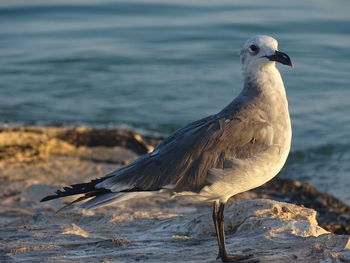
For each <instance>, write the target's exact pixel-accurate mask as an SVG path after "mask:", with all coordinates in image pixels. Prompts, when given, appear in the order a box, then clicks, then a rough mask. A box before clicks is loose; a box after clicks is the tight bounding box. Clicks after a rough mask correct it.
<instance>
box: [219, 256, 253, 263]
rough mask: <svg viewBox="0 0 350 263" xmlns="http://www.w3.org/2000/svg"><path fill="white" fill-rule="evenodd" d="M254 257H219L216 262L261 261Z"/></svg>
mask: <svg viewBox="0 0 350 263" xmlns="http://www.w3.org/2000/svg"><path fill="white" fill-rule="evenodd" d="M252 257H253V255H228V254H225V255H220V254H219V255H218V257H217V258H216V260H218V259H221V261H222V262H231V263H258V262H259V260H257V259H253V258H252Z"/></svg>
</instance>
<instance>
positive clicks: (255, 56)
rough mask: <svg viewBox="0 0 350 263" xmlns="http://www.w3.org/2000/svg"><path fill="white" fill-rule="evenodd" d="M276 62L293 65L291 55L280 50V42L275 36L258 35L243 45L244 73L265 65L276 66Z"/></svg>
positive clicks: (257, 69)
mask: <svg viewBox="0 0 350 263" xmlns="http://www.w3.org/2000/svg"><path fill="white" fill-rule="evenodd" d="M275 62H280V63H282V64H283V65H287V66H292V61H291V60H290V58H289V56H288V55H287V54H285V53H282V52H280V51H278V42H277V40H276V39H274V38H273V37H270V36H264V35H257V36H254V37H252V38H250V39H248V40H247V41H246V42H245V44H244V45H243V48H242V50H241V63H242V69H243V73H244V74H249V72H252V71H259V70H261V69H262V68H264V67H265V66H274V65H275Z"/></svg>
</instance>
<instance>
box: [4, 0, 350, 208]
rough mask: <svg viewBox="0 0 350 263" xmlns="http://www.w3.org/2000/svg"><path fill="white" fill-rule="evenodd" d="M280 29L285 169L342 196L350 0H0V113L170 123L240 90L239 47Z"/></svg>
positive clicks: (149, 129) (170, 127)
mask: <svg viewBox="0 0 350 263" xmlns="http://www.w3.org/2000/svg"><path fill="white" fill-rule="evenodd" d="M255 34H267V35H271V36H273V37H275V38H276V39H278V41H279V44H280V50H281V51H283V52H286V53H287V54H289V56H290V57H291V58H292V61H293V64H294V68H292V69H291V68H288V67H283V66H278V67H279V68H280V71H281V73H282V76H283V78H284V81H285V86H286V89H287V94H288V98H289V103H290V111H291V115H292V122H293V133H294V138H293V146H292V153H291V155H290V158H289V159H288V162H287V165H286V166H285V168H284V169H283V171H282V172H281V176H285V177H289V178H295V179H299V180H302V181H304V182H309V183H311V184H313V185H315V186H316V187H318V188H319V189H320V190H324V191H327V192H330V193H332V194H334V195H335V196H337V197H339V198H341V199H342V200H345V201H346V202H347V203H348V204H349V203H350V191H349V190H348V189H349V187H350V174H349V173H350V139H349V131H350V86H349V82H350V48H349V47H350V1H348V0H333V1H326V0H317V1H316V0H308V1H295V0H283V1H282V0H280V1H259V0H245V1H232V0H230V1H229V0H227V1H224V0H218V1H209V0H207V1H203V0H201V1H200V0H186V1H185V0H177V1H169V0H158V1H151V0H149V1H142V0H127V1H126V0H124V1H117V0H113V1H111V0H110V1H107V0H99V1H91V0H69V1H58V0H56V1H47V0H45V1H44V0H42V1H35V0H25V1H24V0H23V1H18V0H11V1H6V0H2V1H1V2H0V125H63V126H67V125H68V126H71V125H86V126H90V127H101V128H119V127H121V128H131V129H135V130H136V131H138V132H141V133H143V134H154V135H167V134H169V133H170V132H172V131H174V130H175V129H176V128H179V127H181V126H183V125H185V124H187V123H188V122H191V121H194V120H196V119H198V118H201V117H205V116H207V115H210V114H213V113H216V112H218V111H219V110H221V109H222V108H223V107H224V106H226V105H227V104H228V103H229V102H230V101H231V100H232V99H233V98H234V97H235V96H236V95H237V94H238V93H239V92H240V90H241V88H242V81H243V80H242V77H241V72H240V64H239V51H240V48H241V46H242V44H243V43H244V41H245V40H246V39H247V38H249V37H250V36H252V35H255Z"/></svg>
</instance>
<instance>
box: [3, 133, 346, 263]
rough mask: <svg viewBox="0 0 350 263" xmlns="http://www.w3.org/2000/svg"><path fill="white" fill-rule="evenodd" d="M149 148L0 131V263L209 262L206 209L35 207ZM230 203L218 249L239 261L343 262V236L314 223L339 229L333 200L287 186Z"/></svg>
mask: <svg viewBox="0 0 350 263" xmlns="http://www.w3.org/2000/svg"><path fill="white" fill-rule="evenodd" d="M103 138H104V139H103ZM106 138H107V139H106ZM156 142H157V140H153V141H152V139H149V140H146V139H144V138H142V137H140V136H139V135H137V134H135V133H133V132H125V131H124V132H123V131H107V130H102V131H101V130H97V131H96V130H91V129H87V128H78V129H73V130H72V129H66V128H42V127H41V128H38V127H22V128H11V129H6V130H2V131H0V262H134V261H137V262H217V261H216V260H215V258H216V255H217V244H216V238H215V234H214V228H213V223H212V220H211V205H209V204H191V203H176V202H174V201H166V200H161V199H142V200H133V201H130V202H128V203H123V204H119V205H115V206H111V207H106V208H101V209H99V210H95V211H88V210H81V209H77V208H76V209H73V210H68V211H63V212H60V213H55V211H57V209H58V208H60V207H62V206H63V205H64V203H65V202H69V201H72V199H70V198H67V199H65V200H54V201H51V202H46V203H40V202H39V200H40V199H41V198H42V197H44V196H46V195H47V194H51V193H53V191H55V190H56V189H57V187H59V186H63V185H69V184H73V183H78V182H82V181H88V180H90V179H93V178H96V177H100V176H103V175H104V174H106V173H107V172H109V171H111V170H114V169H115V168H117V167H118V166H121V165H123V164H125V163H128V162H129V161H130V160H132V159H134V158H137V156H138V155H139V154H142V152H147V151H148V150H151V149H152V147H153V146H152V145H155V144H156ZM261 197H263V198H276V199H277V200H284V201H288V202H290V201H292V202H295V203H300V204H306V205H308V206H309V207H314V208H315V209H318V210H319V213H318V216H317V218H316V212H315V210H313V209H308V208H305V207H301V206H296V205H293V204H288V203H285V202H277V201H271V200H267V199H256V198H261ZM250 199H256V200H250ZM304 199H305V200H304ZM313 199H314V202H311V200H313ZM238 200H244V201H239V202H235V203H233V204H229V205H228V206H227V208H226V213H225V215H226V221H225V223H226V230H227V239H228V240H227V243H228V249H229V250H230V251H231V252H233V253H237V254H245V255H251V258H250V260H249V261H247V262H257V261H256V260H259V261H260V262H350V252H349V251H350V250H348V249H349V248H350V243H349V236H348V235H335V234H332V233H330V232H327V231H326V230H325V229H324V228H322V227H320V226H318V222H317V220H318V219H321V220H324V222H326V223H325V224H324V226H326V227H327V226H328V225H329V226H330V227H329V228H327V229H328V230H332V229H335V231H334V232H336V231H338V230H339V229H340V230H341V231H343V232H345V233H346V231H347V229H348V226H349V224H347V222H349V221H348V220H349V208H348V206H346V205H345V204H343V203H342V202H340V201H339V200H336V199H335V198H333V197H331V196H329V195H326V194H323V193H320V192H318V191H317V190H316V189H314V188H313V187H311V186H308V185H305V184H301V183H298V182H295V181H288V180H287V181H280V182H275V183H272V184H270V185H267V186H264V187H262V188H260V189H258V190H257V191H255V192H247V193H244V194H241V195H239V196H236V197H235V198H233V199H232V201H238ZM320 213H321V215H322V217H320V216H319V214H320ZM324 218H325V219H324ZM327 220H328V221H327ZM334 225H336V226H339V227H338V228H334V227H333V226H334Z"/></svg>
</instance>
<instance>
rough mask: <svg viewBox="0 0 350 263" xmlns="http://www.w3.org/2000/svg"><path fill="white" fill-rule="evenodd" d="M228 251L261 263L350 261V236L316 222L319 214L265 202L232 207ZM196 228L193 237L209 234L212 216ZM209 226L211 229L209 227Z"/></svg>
mask: <svg viewBox="0 0 350 263" xmlns="http://www.w3.org/2000/svg"><path fill="white" fill-rule="evenodd" d="M225 215H226V216H225V227H226V229H227V230H228V233H229V234H228V240H227V243H228V249H229V250H230V251H231V252H232V253H237V254H251V255H253V257H252V258H251V260H253V259H257V260H259V262H261V263H263V262H276V263H277V262H281V263H282V262H283V263H284V262H310V263H311V262H350V250H349V249H350V242H349V238H350V236H345V235H344V236H340V235H334V234H331V233H329V232H328V231H326V230H324V229H323V228H321V227H320V226H318V224H317V221H316V211H315V210H312V209H308V208H304V207H300V206H296V205H293V204H289V203H284V202H277V201H272V200H266V199H256V200H249V201H241V202H237V203H233V204H231V205H229V206H228V207H227V209H226V213H225ZM201 218H205V219H204V220H202V221H200V222H198V221H197V224H196V225H193V222H189V223H187V231H189V232H190V233H191V235H192V236H194V237H198V236H203V235H208V233H210V232H212V231H213V230H212V227H211V225H210V223H209V222H208V218H210V214H209V213H208V214H207V215H205V216H202V217H201ZM208 226H209V228H208Z"/></svg>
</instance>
